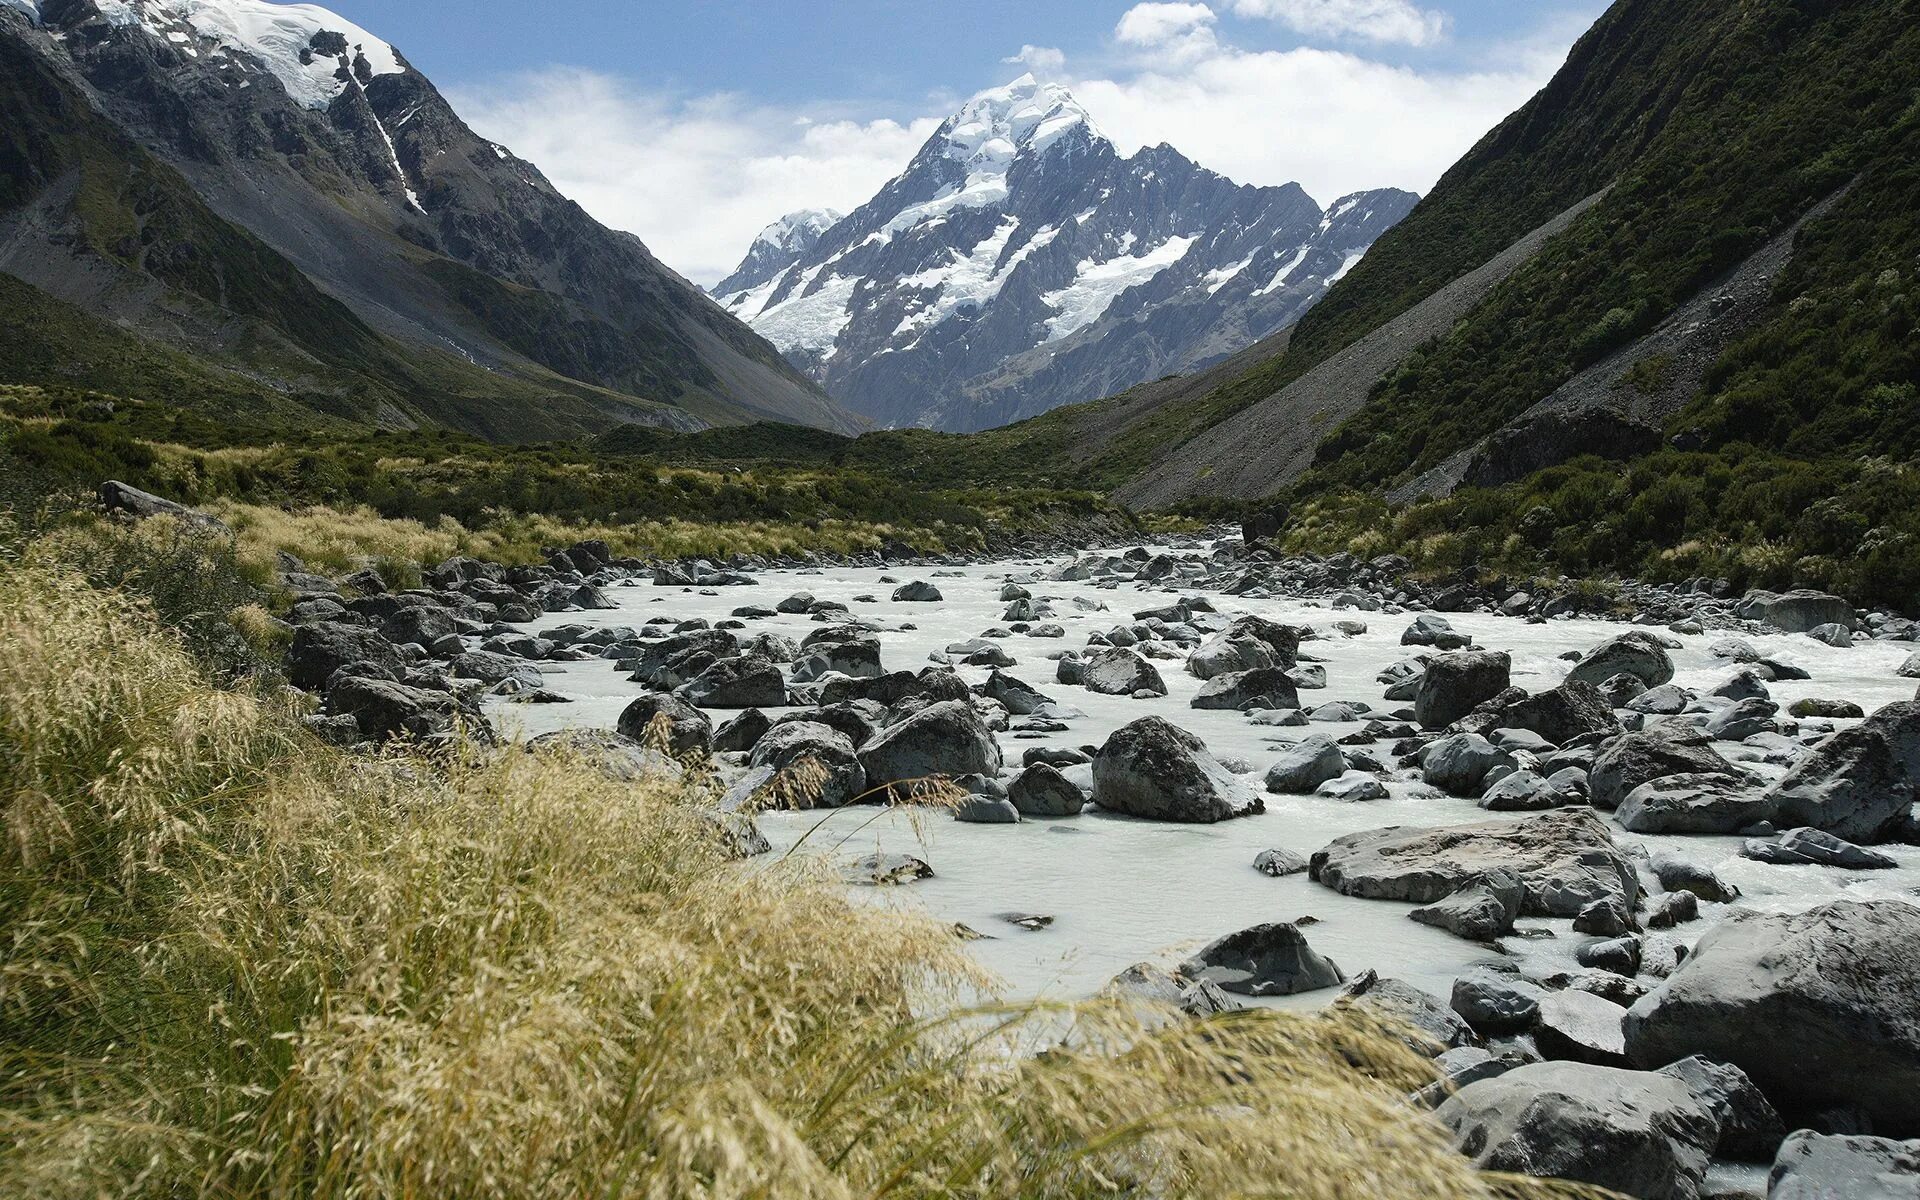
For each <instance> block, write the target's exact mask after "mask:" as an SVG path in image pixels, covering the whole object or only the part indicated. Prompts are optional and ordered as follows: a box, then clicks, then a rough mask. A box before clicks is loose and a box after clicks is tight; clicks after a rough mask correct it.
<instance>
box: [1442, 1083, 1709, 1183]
mask: <svg viewBox="0 0 1920 1200" xmlns="http://www.w3.org/2000/svg"><path fill="white" fill-rule="evenodd" d="M1436 1116H1437V1117H1438V1118H1439V1120H1440V1123H1441V1124H1443V1125H1445V1126H1446V1127H1447V1128H1449V1129H1451V1130H1452V1131H1453V1133H1454V1139H1455V1142H1456V1144H1457V1145H1458V1146H1459V1147H1460V1150H1461V1152H1462V1153H1463V1154H1465V1155H1467V1156H1468V1157H1469V1158H1471V1159H1472V1160H1473V1163H1474V1165H1475V1166H1477V1167H1480V1168H1481V1169H1483V1170H1488V1171H1508V1172H1515V1173H1519V1174H1526V1175H1538V1176H1546V1177H1550V1178H1555V1179H1567V1180H1572V1181H1575V1182H1578V1183H1590V1184H1594V1185H1596V1186H1598V1187H1604V1188H1610V1189H1612V1190H1614V1191H1616V1192H1621V1193H1624V1194H1626V1195H1630V1196H1637V1197H1642V1198H1644V1200H1695V1198H1696V1197H1697V1196H1698V1195H1699V1194H1700V1184H1701V1181H1702V1180H1703V1179H1704V1178H1705V1176H1706V1171H1707V1164H1708V1160H1709V1159H1710V1157H1711V1156H1712V1153H1713V1147H1714V1143H1715V1141H1716V1140H1717V1139H1718V1136H1719V1129H1718V1127H1717V1125H1716V1122H1715V1121H1714V1118H1713V1114H1712V1113H1711V1112H1710V1111H1709V1110H1708V1109H1707V1108H1706V1106H1704V1105H1702V1104H1701V1103H1700V1101H1699V1100H1698V1099H1696V1098H1695V1097H1694V1095H1693V1093H1692V1092H1691V1091H1690V1090H1688V1088H1687V1085H1686V1084H1684V1083H1682V1082H1681V1081H1680V1080H1678V1079H1674V1078H1672V1077H1671V1076H1666V1075H1660V1074H1656V1073H1653V1072H1642V1071H1624V1070H1619V1069H1616V1068H1612V1067H1604V1066H1593V1065H1589V1064H1585V1063H1573V1062H1548V1063H1533V1064H1529V1065H1527V1066H1523V1067H1516V1068H1515V1069H1513V1070H1511V1071H1507V1072H1506V1073H1504V1074H1501V1075H1498V1076H1496V1077H1494V1078H1492V1079H1483V1080H1480V1081H1479V1082H1477V1083H1471V1084H1468V1085H1467V1086H1466V1087H1464V1088H1462V1089H1460V1091H1459V1092H1457V1093H1455V1094H1454V1095H1453V1096H1452V1097H1451V1098H1449V1099H1448V1100H1447V1101H1446V1103H1444V1104H1442V1105H1441V1106H1440V1108H1439V1111H1438V1112H1437V1113H1436Z"/></svg>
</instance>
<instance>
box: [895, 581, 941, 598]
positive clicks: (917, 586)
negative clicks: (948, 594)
mask: <svg viewBox="0 0 1920 1200" xmlns="http://www.w3.org/2000/svg"><path fill="white" fill-rule="evenodd" d="M893 599H894V602H895V603H897V604H937V603H939V601H940V600H941V595H940V589H939V588H937V587H935V586H933V585H932V584H931V583H928V582H927V581H926V580H924V579H916V580H914V581H913V582H912V583H903V584H901V585H900V586H899V587H897V588H895V589H893Z"/></svg>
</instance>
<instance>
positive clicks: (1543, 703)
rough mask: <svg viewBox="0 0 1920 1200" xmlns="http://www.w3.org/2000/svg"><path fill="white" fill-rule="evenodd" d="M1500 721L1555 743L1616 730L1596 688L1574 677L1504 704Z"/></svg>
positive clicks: (1610, 709)
mask: <svg viewBox="0 0 1920 1200" xmlns="http://www.w3.org/2000/svg"><path fill="white" fill-rule="evenodd" d="M1500 725H1501V726H1502V727H1505V728H1509V729H1531V730H1532V731H1533V732H1535V733H1537V734H1539V735H1540V736H1541V737H1543V738H1545V739H1547V740H1548V741H1549V742H1552V743H1553V744H1554V745H1556V746H1564V745H1566V744H1567V743H1568V742H1571V741H1573V740H1574V739H1576V738H1580V737H1584V736H1586V735H1588V734H1596V733H1597V734H1605V735H1608V736H1612V735H1614V734H1617V733H1619V732H1620V722H1619V720H1618V719H1617V718H1615V717H1614V715H1613V706H1612V705H1611V704H1609V703H1607V699H1606V697H1604V696H1602V695H1601V694H1600V689H1599V688H1597V687H1595V686H1594V685H1593V684H1591V683H1586V682H1583V681H1581V680H1578V679H1572V680H1568V681H1567V682H1566V683H1563V684H1561V685H1560V686H1559V687H1557V688H1552V689H1550V690H1548V691H1544V692H1541V693H1539V694H1538V695H1534V696H1528V697H1527V698H1526V699H1524V700H1517V701H1515V702H1514V703H1512V704H1509V705H1507V706H1506V707H1505V708H1503V709H1501V710H1500Z"/></svg>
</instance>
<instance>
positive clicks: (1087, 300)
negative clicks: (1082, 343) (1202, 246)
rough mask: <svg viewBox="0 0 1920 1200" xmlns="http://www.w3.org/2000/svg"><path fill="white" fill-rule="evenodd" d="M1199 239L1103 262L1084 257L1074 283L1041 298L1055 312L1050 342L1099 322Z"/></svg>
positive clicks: (1184, 239) (1164, 244)
mask: <svg viewBox="0 0 1920 1200" xmlns="http://www.w3.org/2000/svg"><path fill="white" fill-rule="evenodd" d="M1199 240H1200V239H1199V238H1193V237H1173V238H1168V239H1167V240H1166V241H1164V242H1162V243H1160V244H1159V245H1158V246H1155V247H1154V248H1153V249H1151V250H1148V251H1147V252H1146V253H1144V254H1140V255H1137V256H1132V257H1122V258H1114V259H1109V260H1108V261H1106V262H1102V263H1096V262H1094V261H1093V260H1092V259H1086V260H1083V261H1082V262H1081V263H1080V266H1079V269H1078V271H1077V272H1076V273H1075V275H1074V280H1073V282H1072V283H1070V284H1068V285H1067V286H1066V287H1063V288H1061V289H1059V290H1058V291H1053V292H1048V293H1047V294H1046V295H1044V296H1042V297H1040V299H1041V301H1042V302H1043V303H1045V304H1046V306H1047V307H1048V308H1051V309H1053V310H1054V313H1055V315H1054V316H1053V317H1051V318H1049V319H1048V320H1047V341H1049V342H1057V341H1059V340H1060V339H1061V338H1063V337H1068V336H1071V335H1072V334H1075V333H1078V332H1079V331H1080V330H1082V329H1085V328H1086V327H1087V326H1089V325H1091V324H1093V323H1094V322H1095V321H1098V320H1099V319H1100V318H1101V317H1103V316H1105V315H1106V312H1107V309H1108V308H1110V307H1112V305H1113V302H1114V301H1115V300H1118V299H1119V298H1120V297H1121V295H1122V294H1123V293H1125V292H1126V291H1127V289H1129V288H1132V287H1137V286H1139V285H1140V284H1143V283H1146V282H1147V281H1148V280H1150V279H1152V278H1153V277H1154V276H1156V275H1158V274H1159V273H1160V272H1162V271H1164V270H1166V269H1167V268H1168V267H1171V266H1172V265H1173V264H1175V263H1177V262H1179V261H1180V260H1181V259H1182V258H1185V257H1186V254H1187V251H1189V250H1191V249H1192V248H1193V247H1194V244H1195V243H1197V242H1198V241H1199Z"/></svg>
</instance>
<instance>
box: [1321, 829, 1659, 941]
mask: <svg viewBox="0 0 1920 1200" xmlns="http://www.w3.org/2000/svg"><path fill="white" fill-rule="evenodd" d="M1496 871H1506V872H1510V873H1511V874H1512V875H1513V877H1514V878H1515V879H1516V880H1517V881H1518V882H1519V885H1520V889H1521V899H1520V911H1521V913H1522V915H1525V916H1542V917H1571V916H1574V915H1576V914H1577V913H1578V912H1579V911H1580V910H1581V909H1582V908H1584V907H1586V906H1587V905H1588V904H1590V903H1592V902H1593V901H1594V900H1598V899H1612V900H1615V901H1618V902H1620V903H1622V904H1624V905H1625V906H1626V907H1628V908H1632V906H1633V903H1634V900H1635V899H1636V898H1637V897H1638V895H1639V891H1640V884H1639V877H1638V875H1637V874H1636V873H1635V871H1634V868H1633V864H1632V862H1631V861H1630V860H1629V859H1628V858H1627V856H1626V855H1625V854H1623V853H1621V851H1620V850H1619V848H1618V847H1616V846H1615V845H1614V844H1613V839H1612V838H1611V837H1610V836H1608V833H1607V828H1606V826H1605V825H1604V824H1602V823H1601V821H1600V819H1599V818H1598V817H1597V816H1595V815H1594V813H1593V812H1592V811H1591V810H1589V809H1580V808H1563V809H1556V810H1554V811H1552V812H1548V813H1542V814H1541V815H1539V816H1536V817H1527V818H1522V819H1519V820H1501V821H1487V822H1479V823H1475V824H1469V825H1454V826H1449V827H1444V828H1438V829H1426V828H1408V827H1402V826H1394V827H1391V828H1387V829H1371V830H1365V831H1362V832H1360V833H1352V834H1348V835H1347V836H1345V837H1342V838H1337V839H1335V840H1334V841H1333V842H1332V843H1331V844H1329V845H1328V846H1327V847H1326V849H1324V850H1321V851H1318V852H1317V853H1315V854H1314V856H1313V859H1312V866H1311V868H1310V872H1311V875H1312V877H1313V879H1314V880H1315V881H1316V882H1318V883H1321V884H1324V885H1325V886H1327V887H1330V888H1332V889H1333V890H1334V891H1336V892H1340V893H1341V894H1343V895H1348V896H1360V897H1363V898H1366V899H1372V900H1403V901H1410V902H1412V903H1415V904H1432V903H1435V902H1436V901H1439V900H1442V899H1444V898H1446V897H1447V896H1450V895H1452V894H1453V893H1454V892H1457V891H1459V890H1460V889H1461V888H1463V887H1467V886H1470V885H1472V884H1476V883H1486V882H1488V881H1489V879H1490V877H1491V876H1492V875H1493V873H1494V872H1496Z"/></svg>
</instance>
